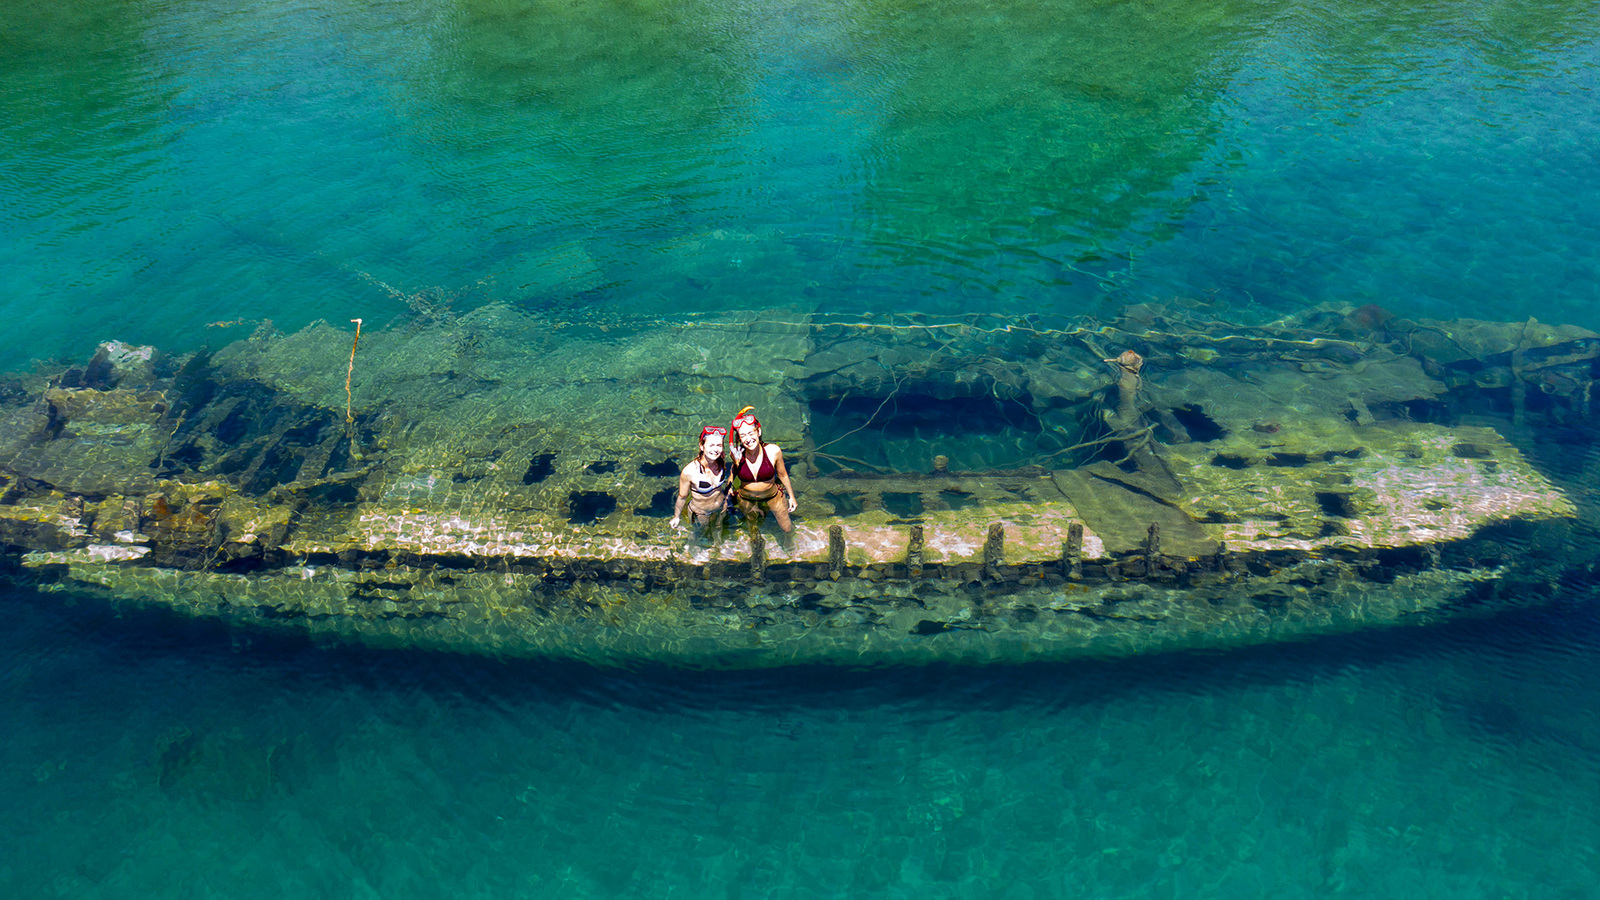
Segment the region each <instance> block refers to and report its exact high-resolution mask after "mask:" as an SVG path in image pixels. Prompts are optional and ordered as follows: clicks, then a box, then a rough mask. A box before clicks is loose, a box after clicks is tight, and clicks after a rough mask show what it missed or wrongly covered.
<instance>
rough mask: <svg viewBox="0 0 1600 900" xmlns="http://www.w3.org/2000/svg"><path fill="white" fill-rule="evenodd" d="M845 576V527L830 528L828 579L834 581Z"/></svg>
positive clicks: (835, 526) (831, 526) (830, 526)
mask: <svg viewBox="0 0 1600 900" xmlns="http://www.w3.org/2000/svg"><path fill="white" fill-rule="evenodd" d="M843 574H844V526H843V525H829V526H828V577H829V578H832V579H833V580H834V581H838V580H839V576H840V575H843Z"/></svg>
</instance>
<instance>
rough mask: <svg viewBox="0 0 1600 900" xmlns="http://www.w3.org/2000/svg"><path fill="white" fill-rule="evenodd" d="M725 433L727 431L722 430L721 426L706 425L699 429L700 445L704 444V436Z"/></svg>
mask: <svg viewBox="0 0 1600 900" xmlns="http://www.w3.org/2000/svg"><path fill="white" fill-rule="evenodd" d="M727 433H728V429H726V428H723V427H722V426H721V425H707V426H706V427H704V428H702V429H700V443H702V444H704V443H705V442H706V435H708V434H721V435H726V434H727Z"/></svg>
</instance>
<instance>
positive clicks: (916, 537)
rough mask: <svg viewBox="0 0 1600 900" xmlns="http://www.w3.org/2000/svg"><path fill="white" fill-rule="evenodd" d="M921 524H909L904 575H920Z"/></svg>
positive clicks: (919, 576)
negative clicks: (909, 530) (909, 536)
mask: <svg viewBox="0 0 1600 900" xmlns="http://www.w3.org/2000/svg"><path fill="white" fill-rule="evenodd" d="M922 542H923V536H922V525H921V524H917V525H913V526H911V539H910V541H908V542H907V543H906V575H908V576H909V577H911V578H921V577H922Z"/></svg>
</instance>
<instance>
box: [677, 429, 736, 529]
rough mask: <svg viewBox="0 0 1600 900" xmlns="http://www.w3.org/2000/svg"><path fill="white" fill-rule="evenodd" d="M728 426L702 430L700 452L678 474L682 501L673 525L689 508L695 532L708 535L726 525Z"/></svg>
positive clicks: (680, 500)
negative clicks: (726, 448) (725, 452)
mask: <svg viewBox="0 0 1600 900" xmlns="http://www.w3.org/2000/svg"><path fill="white" fill-rule="evenodd" d="M727 434H728V429H726V428H721V427H718V426H715V425H710V426H707V427H705V428H702V429H700V452H699V453H698V454H697V455H696V456H695V458H694V459H691V460H689V464H688V465H686V466H684V467H683V471H682V472H680V473H678V502H677V505H676V506H674V507H673V510H672V522H671V525H672V527H673V528H677V527H678V523H679V522H681V521H683V508H684V506H686V505H687V506H688V507H689V521H690V522H691V523H692V524H693V525H694V529H695V533H696V534H700V535H704V534H705V533H706V532H707V531H710V530H712V529H715V528H716V527H717V526H719V525H721V524H722V518H723V514H724V513H726V512H727V509H728V475H729V472H728V463H727V460H726V459H724V458H723V442H724V438H725V437H726V436H727Z"/></svg>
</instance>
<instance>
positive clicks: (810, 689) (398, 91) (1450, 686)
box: [0, 0, 1600, 898]
mask: <svg viewBox="0 0 1600 900" xmlns="http://www.w3.org/2000/svg"><path fill="white" fill-rule="evenodd" d="M1597 31H1600V8H1597V5H1596V4H1595V3H1593V2H1573V0H1534V2H1527V3H1519V4H1506V3H1494V2H1425V3H1418V4H1408V5H1405V6H1403V7H1396V6H1395V5H1393V4H1379V3H1373V2H1360V0H1327V2H1320V3H1310V2H1268V0H1259V2H1251V0H1234V2H1209V0H1208V2H1196V0H1177V2H1169V0H1152V2H1143V3H1139V2H1093V0H1037V2H1024V0H1011V2H987V3H986V2H973V0H943V2H932V3H918V4H891V3H882V2H877V3H875V2H866V0H855V2H849V0H813V2H807V3H787V2H749V0H745V2H739V0H701V2H612V0H599V2H585V3H578V4H573V3H566V2H559V3H558V2H538V0H494V2H490V0H457V2H445V0H417V2H406V3H397V2H386V3H359V4H358V3H338V2H330V0H256V2H253V3H236V4H220V3H214V2H207V0H93V2H91V0H65V2H60V3H52V4H46V3H41V2H37V0H0V160H3V161H4V163H3V164H0V303H3V304H4V309H5V312H6V313H7V317H8V318H7V325H8V327H7V328H5V329H0V369H15V368H19V367H23V366H25V365H27V363H28V362H29V360H32V359H36V358H55V357H60V358H65V359H72V360H83V359H85V358H87V356H88V355H89V354H90V353H91V352H92V351H93V348H94V346H95V345H96V344H97V343H99V342H100V341H102V340H107V339H111V338H120V339H124V340H131V341H137V342H153V343H157V344H160V345H161V346H162V347H164V348H166V349H169V350H173V351H185V350H191V349H195V348H198V347H200V346H202V345H204V344H207V343H211V344H213V345H215V344H217V343H219V342H222V341H226V340H232V339H236V338H239V337H243V336H244V335H246V334H248V333H249V332H250V331H251V330H252V329H254V328H257V327H259V326H260V325H261V324H262V323H263V321H264V320H271V323H272V325H273V326H274V327H276V328H278V329H281V330H293V329H297V328H299V327H302V326H304V325H306V324H308V323H310V322H312V321H315V320H317V319H328V320H330V321H333V322H335V323H343V322H345V321H346V320H348V319H351V318H354V317H357V316H361V317H364V318H365V319H366V320H367V321H368V322H369V324H371V325H376V326H377V327H403V326H404V324H405V323H406V322H407V321H409V320H410V319H411V318H412V317H414V316H416V315H419V314H421V315H427V314H430V311H436V310H437V309H439V308H441V307H444V306H448V307H450V308H451V309H454V310H456V311H463V310H466V309H470V308H473V307H475V306H478V305H481V304H484V303H488V302H505V303H510V304H514V305H517V306H521V307H525V308H529V309H534V310H539V311H541V312H542V313H543V314H545V315H548V316H551V317H553V318H557V319H561V318H570V319H572V320H613V319H643V320H650V319H654V318H673V317H676V316H680V315H682V314H684V313H687V312H713V313H714V312H718V311H723V310H741V309H752V308H753V309H771V310H783V311H785V313H786V314H788V313H793V312H802V313H803V312H825V313H841V314H846V315H851V314H865V313H882V312H885V311H925V312H930V313H940V314H950V313H958V312H985V313H993V314H997V315H1021V314H1024V313H1032V312H1050V313H1062V314H1074V313H1092V314H1099V313H1108V312H1112V311H1115V310H1117V309H1119V308H1121V307H1123V306H1125V305H1127V304H1129V303H1138V302H1147V301H1157V302H1163V301H1167V300H1170V299H1172V298H1174V297H1178V298H1185V299H1186V300H1187V301H1188V302H1190V303H1191V304H1199V305H1202V306H1204V307H1205V308H1208V309H1210V310H1211V311H1212V312H1213V313H1214V314H1215V315H1217V316H1219V317H1223V318H1240V319H1244V318H1252V317H1261V316H1272V315H1276V314H1279V313H1283V312H1287V311H1292V310H1295V309H1299V308H1302V307H1304V306H1305V305H1308V304H1316V303H1321V302H1326V301H1336V302H1345V303H1378V304H1381V305H1383V306H1386V307H1389V308H1391V309H1393V310H1395V311H1396V312H1399V313H1402V314H1406V315H1413V316H1437V317H1457V316H1467V317H1478V318H1487V319H1501V320H1518V319H1524V318H1526V317H1528V316H1530V315H1535V316H1538V317H1539V318H1540V319H1541V320H1543V321H1550V322H1562V323H1571V324H1578V325H1584V326H1587V327H1591V328H1600V313H1597V312H1596V310H1597V309H1600V304H1597V301H1600V216H1596V215H1595V214H1594V212H1593V210H1595V209H1597V208H1600V179H1597V178H1596V177H1595V175H1594V173H1595V172H1596V171H1600V158H1597V157H1600V97H1597V93H1596V89H1597V87H1600V74H1597V73H1600V66H1597V65H1596V64H1597V63H1600V40H1597ZM0 610H4V613H5V620H4V624H5V627H4V628H0V733H3V736H4V737H3V740H0V779H3V780H4V783H3V784H0V797H4V798H6V802H5V803H4V804H0V836H3V839H0V895H4V896H7V897H38V896H72V897H108V898H110V897H144V896H173V897H211V896H216V897H223V896H226V897H247V896H262V897H283V896H327V897H352V896H370V897H384V898H394V897H434V896H439V897H452V898H456V897H474V896H482V897H507V896H530V897H540V898H545V897H651V898H659V897H671V896H684V897H703V896H711V897H720V896H728V897H809V896H819V897H820V896H829V897H835V896H860V897H882V896H888V897H902V896H903V897H919V898H921V897H930V896H933V897H942V896H963V897H1000V898H1030V897H1031V898H1045V897H1077V896H1084V897H1196V896H1224V897H1272V898H1286V897H1302V896H1303V897H1313V896H1315V897H1322V896H1331V895H1336V894H1348V895H1352V896H1421V897H1448V898H1469V897H1496V898H1499V897H1528V898H1549V897H1587V896H1596V895H1600V889H1597V888H1596V887H1595V885H1596V884H1600V873H1597V871H1596V869H1597V860H1596V852H1595V850H1594V848H1595V847H1597V846H1600V813H1597V812H1596V809H1597V807H1600V805H1597V804H1596V803H1594V800H1593V798H1595V797H1597V796H1600V785H1597V784H1596V781H1597V776H1596V772H1597V771H1600V766H1597V765H1596V764H1597V762H1600V727H1597V726H1600V723H1597V721H1596V715H1597V714H1596V712H1595V710H1596V709H1600V703H1597V702H1596V701H1597V699H1600V697H1597V693H1596V689H1595V687H1594V685H1595V684H1596V683H1597V676H1600V662H1597V660H1600V652H1597V651H1600V622H1597V620H1596V613H1595V609H1594V608H1593V606H1592V605H1591V604H1588V603H1585V602H1581V601H1579V600H1577V599H1575V598H1574V599H1571V600H1569V601H1563V602H1557V603H1556V604H1554V605H1553V606H1550V607H1547V608H1542V609H1536V610H1525V611H1517V612H1512V613H1507V614H1504V615H1502V616H1500V617H1497V618H1494V619H1490V620H1485V621H1477V622H1464V623H1457V624H1453V625H1447V626H1442V627H1438V628H1434V629H1428V630H1423V629H1406V630H1400V631H1394V632H1383V633H1376V634H1369V635H1358V636H1352V637H1346V638H1339V639H1335V640H1323V641H1316V642H1309V643H1303V644H1291V645H1285V646H1280V647H1271V648H1263V649H1259V650H1255V651H1248V652H1237V653H1228V654H1222V655H1217V656H1199V657H1194V656H1164V657H1151V658H1145V659H1136V660H1125V661H1119V662H1114V663H1113V662H1100V663H1095V662H1090V663H1080V664H1076V665H1063V666H1036V667H1022V668H996V669H943V668H940V669H906V670H885V671H869V672H855V671H843V670H831V669H830V670H817V669H800V670H788V671H780V672H773V673H762V674H754V675H740V674H728V673H721V674H704V673H686V672H674V671H669V670H648V671H622V672H618V671H600V670H593V669H587V668H582V667H576V666H569V665H558V664H553V663H530V662H519V663H510V662H499V661H494V660H484V659H475V658H454V657H441V656H414V655H406V654H403V653H371V652H365V651H356V650H351V649H349V648H327V649H321V648H315V647H310V646H306V645H302V644H300V643H297V642H294V641H289V640H286V639H283V638H276V637H267V636H263V635H259V634H252V633H249V632H235V631H230V630H228V629H226V628H225V627H223V626H220V625H208V624H197V623H194V622H190V621H184V620H178V619H174V618H170V617H166V616H161V615H158V614H153V613H138V614H135V613H125V614H117V613H115V612H113V611H112V610H110V609H108V608H106V607H102V606H99V605H96V604H89V603H81V604H78V605H70V604H67V603H65V602H64V600H63V598H62V597H61V596H60V595H54V594H50V595H41V594H35V593H32V592H31V591H29V590H26V589H21V588H18V589H7V593H5V594H4V596H3V597H0Z"/></svg>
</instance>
